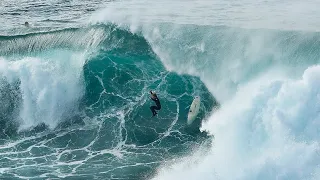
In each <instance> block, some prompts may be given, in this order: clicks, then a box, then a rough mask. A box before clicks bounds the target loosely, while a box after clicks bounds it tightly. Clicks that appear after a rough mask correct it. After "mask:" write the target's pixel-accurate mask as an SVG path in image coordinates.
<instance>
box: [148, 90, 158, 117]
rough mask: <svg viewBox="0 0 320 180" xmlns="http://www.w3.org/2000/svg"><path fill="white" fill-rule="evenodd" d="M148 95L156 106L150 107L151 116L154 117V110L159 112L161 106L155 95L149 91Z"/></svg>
mask: <svg viewBox="0 0 320 180" xmlns="http://www.w3.org/2000/svg"><path fill="white" fill-rule="evenodd" d="M150 94H151V99H152V100H153V101H154V102H155V103H156V106H151V107H150V109H151V112H152V114H153V116H155V115H156V114H158V113H157V112H156V110H160V109H161V104H160V100H159V99H158V96H157V94H156V93H154V92H152V91H150Z"/></svg>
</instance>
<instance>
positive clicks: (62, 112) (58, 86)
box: [0, 51, 85, 130]
mask: <svg viewBox="0 0 320 180" xmlns="http://www.w3.org/2000/svg"><path fill="white" fill-rule="evenodd" d="M50 53H51V54H49V55H48V54H46V55H45V56H38V57H24V58H21V59H16V60H15V61H8V60H5V59H3V58H2V59H0V75H1V76H2V77H5V78H6V79H7V81H9V83H13V82H16V81H20V91H21V95H22V104H21V107H20V117H19V119H18V121H20V130H22V129H27V128H30V127H32V126H36V125H38V124H40V123H45V124H47V125H48V126H49V127H50V128H54V127H55V126H56V125H57V123H58V122H59V121H60V120H62V119H63V118H65V117H68V115H72V112H73V111H74V110H76V109H77V105H78V104H77V102H78V100H79V98H81V97H82V95H83V88H84V86H83V84H82V80H83V77H82V66H83V63H84V60H85V57H84V55H83V54H82V53H74V54H73V53H70V52H62V51H57V52H54V51H52V52H50Z"/></svg>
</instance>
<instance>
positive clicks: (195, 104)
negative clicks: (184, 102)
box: [187, 96, 200, 125]
mask: <svg viewBox="0 0 320 180" xmlns="http://www.w3.org/2000/svg"><path fill="white" fill-rule="evenodd" d="M199 110H200V96H196V97H194V99H193V101H192V103H191V106H190V109H189V112H188V121H187V124H188V125H190V124H191V123H192V122H193V121H194V120H195V119H196V117H197V115H198V114H199Z"/></svg>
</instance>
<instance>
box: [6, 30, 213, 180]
mask: <svg viewBox="0 0 320 180" xmlns="http://www.w3.org/2000/svg"><path fill="white" fill-rule="evenodd" d="M94 28H98V30H100V31H101V29H103V30H104V31H105V33H107V34H108V35H107V36H104V38H105V39H103V40H101V42H100V43H99V44H98V45H97V46H95V47H94V48H91V49H90V48H89V50H88V52H87V55H86V56H85V59H84V62H83V64H82V66H81V67H79V68H80V70H78V72H79V74H80V75H79V76H76V77H77V78H78V79H77V78H73V77H63V76H65V75H63V74H56V75H55V76H51V75H50V74H51V73H53V74H55V72H54V71H56V69H59V70H60V71H61V68H62V67H57V65H55V63H56V62H52V61H50V60H48V59H50V58H53V59H55V58H57V59H55V60H56V61H70V59H69V58H70V57H69V56H71V55H70V53H75V54H76V53H80V52H79V51H80V50H81V48H83V47H81V46H78V47H74V49H68V48H66V49H67V50H66V49H65V48H64V47H65V46H67V45H66V44H67V43H69V42H68V41H75V42H76V39H71V40H70V39H67V38H65V39H62V40H61V37H64V36H66V35H68V36H71V37H72V34H77V33H78V34H81V33H82V32H83V31H84V30H81V29H72V30H65V31H57V32H56V31H55V32H50V33H37V34H32V35H23V36H11V37H2V39H1V43H2V44H5V43H6V44H10V43H12V44H14V43H23V41H33V43H34V44H35V46H34V48H30V49H26V48H24V46H29V45H30V44H22V45H21V46H20V47H18V46H14V47H12V48H13V50H6V51H3V52H2V53H3V54H4V56H3V58H4V59H3V60H2V61H5V62H6V64H7V67H6V68H7V69H6V70H3V71H6V72H4V73H3V76H2V86H1V90H3V91H2V94H1V95H2V97H3V98H4V99H6V104H4V103H3V104H1V105H2V107H1V110H2V112H1V113H2V115H1V132H2V133H1V134H0V135H1V143H2V146H1V152H0V153H1V169H2V171H3V173H2V177H3V178H17V177H24V178H29V177H30V178H32V177H37V178H38V179H41V178H43V179H46V178H52V179H55V178H62V179H63V178H66V179H72V178H73V179H108V178H111V179H146V178H148V177H149V178H150V177H152V175H154V172H155V170H156V168H157V167H158V166H159V165H160V164H161V163H164V162H166V161H170V160H172V159H174V158H179V157H182V156H183V155H185V154H186V153H188V152H191V151H192V150H193V149H194V148H196V147H197V146H199V145H200V144H203V143H205V144H207V145H208V147H209V145H210V142H211V138H212V137H210V136H208V135H207V133H205V132H200V130H199V127H200V124H201V121H202V120H203V119H204V118H205V117H206V116H208V114H209V113H210V112H211V110H212V108H213V107H214V106H215V105H216V104H217V103H216V101H215V100H214V97H213V96H212V95H211V94H210V93H209V91H208V90H207V88H206V87H205V85H204V84H203V83H202V82H201V80H200V79H199V78H197V77H194V76H190V75H179V74H177V73H174V72H168V71H167V70H166V69H165V68H164V66H163V64H162V63H161V61H160V60H159V58H158V57H157V55H156V54H155V53H154V52H153V50H152V48H151V47H150V45H149V44H148V42H147V41H146V40H145V39H144V38H143V37H142V36H140V35H137V34H132V33H130V32H128V31H127V30H124V29H119V28H117V27H116V26H113V25H106V26H99V27H93V28H92V29H89V30H87V31H90V30H94ZM47 36H53V39H49V43H52V46H51V47H50V45H49V46H46V47H43V48H44V49H39V48H37V44H41V43H43V42H42V41H43V38H46V37H47ZM55 37H56V38H57V39H55ZM58 38H60V39H58ZM54 39H55V40H54ZM59 40H60V42H59ZM46 42H48V39H46ZM54 42H56V43H57V44H58V43H59V46H55V44H54ZM39 46H40V45H39ZM68 47H70V46H68ZM14 48H16V49H14ZM79 49H80V50H79ZM10 53H12V54H10ZM58 54H59V55H58ZM59 56H61V58H65V59H59ZM26 58H29V59H26ZM32 58H35V59H40V60H39V61H37V63H49V62H52V64H53V67H51V68H49V67H47V66H45V67H46V68H47V69H42V68H40V69H36V70H35V71H36V72H37V71H41V72H42V75H48V78H47V79H46V78H45V79H43V80H44V81H55V80H54V79H52V78H53V77H54V78H59V79H60V78H62V79H61V81H57V82H55V84H54V85H53V86H51V85H50V86H49V88H57V89H58V90H57V91H59V90H60V89H61V88H62V89H63V88H66V89H68V88H79V89H81V91H78V90H72V93H80V95H79V96H76V97H77V100H74V101H73V100H72V101H70V102H72V103H68V106H73V107H72V108H69V107H67V109H59V108H56V109H55V110H56V111H55V110H52V109H42V107H41V105H40V104H41V100H39V99H40V97H39V96H42V95H41V92H38V90H37V89H38V88H39V87H33V86H27V87H26V86H24V85H23V84H24V83H31V84H32V83H34V82H33V80H32V79H29V80H27V81H26V80H24V78H23V77H21V76H19V77H12V76H15V75H10V73H13V72H12V71H15V72H16V73H25V72H24V71H28V70H21V71H20V70H16V69H15V68H14V67H13V66H15V65H14V64H17V63H18V64H19V63H20V62H21V61H26V62H25V63H30V64H31V65H29V66H28V65H26V67H30V66H36V65H32V60H30V59H32ZM59 63H61V62H59ZM64 63H65V62H64ZM8 64H9V65H8ZM17 66H18V67H19V68H22V67H21V66H22V65H20V66H19V65H17ZM43 68H44V67H43ZM8 69H11V70H8ZM31 69H32V68H31ZM64 70H66V71H73V69H71V68H70V69H64ZM31 71H32V70H31ZM32 73H34V72H27V73H25V74H23V75H29V76H32V75H31V74H32ZM67 75H68V74H67ZM71 75H72V74H71ZM64 78H70V79H71V80H72V81H79V83H77V85H76V86H70V87H68V86H67V85H68V83H69V82H64ZM47 83H50V82H47ZM36 86H40V85H39V84H37V83H36ZM47 88H48V87H45V86H43V87H41V88H40V89H41V90H40V91H42V92H43V93H44V95H47V96H44V97H41V98H43V102H44V103H49V104H51V103H52V101H55V99H54V98H57V99H58V100H60V101H65V99H68V98H69V97H68V95H67V94H68V93H66V94H65V91H68V90H65V91H62V92H54V93H49V92H48V91H49V90H48V89H47ZM150 90H154V91H156V92H157V94H158V97H159V99H160V101H161V105H162V109H161V110H160V111H159V113H158V115H157V116H156V117H151V116H152V113H151V111H150V109H149V107H150V106H151V105H153V104H154V102H153V101H151V100H150V95H149V91H150ZM26 91H30V93H31V94H32V93H35V94H36V96H35V97H36V98H35V99H32V100H31V101H33V102H32V103H30V104H29V103H23V102H26V101H28V100H27V97H26V96H29V94H28V93H27V92H26ZM196 95H198V96H200V97H201V98H202V101H201V113H200V114H199V115H198V117H197V119H196V120H195V121H194V123H193V124H192V125H191V126H187V124H186V122H187V114H188V110H189V106H190V104H191V102H192V100H193V97H194V96H196ZM50 96H51V97H50ZM32 97H33V96H32V95H31V98H32ZM66 101H67V100H66ZM57 103H58V106H60V105H63V102H57ZM27 105H35V106H36V108H38V109H42V111H41V112H38V111H39V110H37V109H33V107H31V108H28V107H25V106H27ZM52 106H54V104H52ZM52 106H50V107H52ZM21 111H26V113H27V114H33V116H32V117H33V118H35V119H33V120H34V121H31V122H30V121H28V122H26V123H32V124H27V128H24V129H21V128H19V126H20V125H19V119H20V120H21V119H24V117H21ZM57 111H63V113H61V116H59V117H55V118H58V120H57V121H56V124H55V125H54V126H51V127H50V126H48V125H47V120H48V119H45V118H47V117H48V116H51V115H52V113H56V112H57ZM46 113H48V114H46ZM44 114H45V115H46V116H44ZM22 121H24V120H22ZM9 142H11V143H12V144H9V145H8V144H7V143H9Z"/></svg>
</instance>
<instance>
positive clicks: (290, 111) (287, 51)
mask: <svg viewBox="0 0 320 180" xmlns="http://www.w3.org/2000/svg"><path fill="white" fill-rule="evenodd" d="M141 29H142V31H143V32H144V35H145V37H146V38H147V39H148V41H149V42H150V44H151V45H152V47H153V49H154V51H155V52H156V53H157V54H158V56H159V57H161V60H162V62H163V63H164V64H165V66H166V67H167V69H170V70H171V71H175V72H178V73H181V74H184V73H187V74H192V75H196V76H198V77H200V79H201V80H202V81H203V82H204V83H205V84H206V86H207V87H208V89H209V91H210V92H211V93H212V94H213V95H214V96H215V98H216V99H218V101H219V102H220V103H221V108H220V109H219V110H218V111H217V112H215V113H213V115H212V116H211V117H209V118H208V121H206V122H204V123H203V124H202V127H201V130H202V131H206V132H209V134H212V135H214V137H215V138H214V140H213V145H212V147H211V149H210V152H207V154H204V153H203V151H207V147H203V148H199V149H198V151H197V152H196V153H194V154H190V155H189V156H185V157H183V158H181V159H180V160H179V162H177V163H175V164H174V165H172V164H171V163H165V164H163V167H162V168H160V169H159V170H158V171H157V176H156V177H154V179H199V178H200V179H318V178H319V172H320V171H319V162H320V155H319V152H320V144H319V141H318V139H319V128H318V126H319V122H320V120H319V111H318V106H319V103H318V101H317V99H318V96H319V91H318V90H317V89H318V80H317V79H318V78H319V72H320V71H319V66H318V64H319V61H320V59H319V52H318V46H319V45H320V44H319V43H320V36H319V33H318V32H302V31H279V30H265V29H240V28H230V27H224V26H221V27H212V26H196V25H170V24H161V25H156V26H154V25H153V26H144V27H143V28H141ZM181 61H183V63H181ZM297 162H299V163H297Z"/></svg>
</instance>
